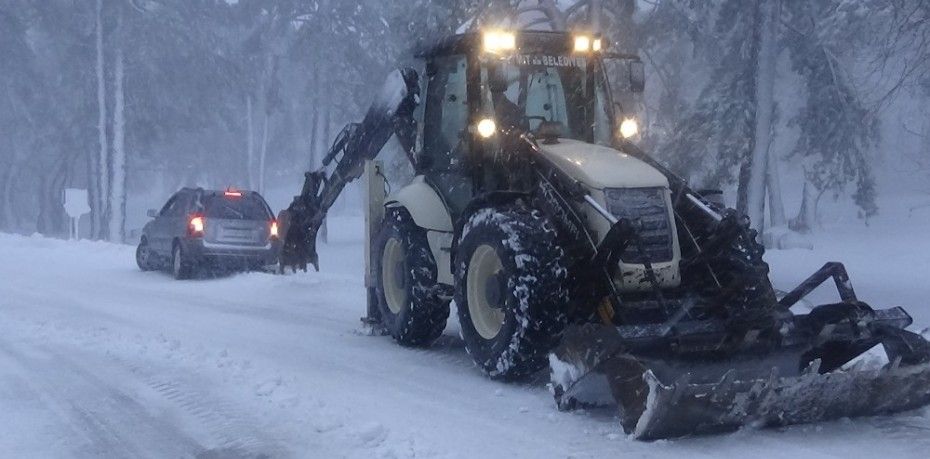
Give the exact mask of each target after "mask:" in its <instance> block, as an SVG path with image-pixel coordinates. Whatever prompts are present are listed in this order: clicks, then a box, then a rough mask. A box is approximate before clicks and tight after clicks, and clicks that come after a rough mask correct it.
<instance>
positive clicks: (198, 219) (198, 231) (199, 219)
mask: <svg viewBox="0 0 930 459" xmlns="http://www.w3.org/2000/svg"><path fill="white" fill-rule="evenodd" d="M205 224H206V221H205V220H204V218H203V216H202V215H191V218H190V220H189V221H188V223H187V232H188V234H189V235H191V236H193V237H202V236H203V228H204V225H205Z"/></svg>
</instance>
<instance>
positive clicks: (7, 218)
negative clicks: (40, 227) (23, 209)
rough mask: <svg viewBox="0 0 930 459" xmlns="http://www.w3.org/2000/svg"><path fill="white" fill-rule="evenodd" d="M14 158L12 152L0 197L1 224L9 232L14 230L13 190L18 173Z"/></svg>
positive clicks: (14, 154)
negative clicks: (0, 209)
mask: <svg viewBox="0 0 930 459" xmlns="http://www.w3.org/2000/svg"><path fill="white" fill-rule="evenodd" d="M16 156H17V154H16V153H15V152H14V153H13V157H12V158H11V159H10V167H9V168H7V170H6V174H4V177H3V182H2V183H3V196H0V200H2V202H0V208H2V210H3V215H2V217H3V223H4V228H5V229H6V230H9V231H13V230H15V229H16V213H15V212H13V188H14V187H15V184H16V176H17V173H18V169H19V168H18V167H17V165H16Z"/></svg>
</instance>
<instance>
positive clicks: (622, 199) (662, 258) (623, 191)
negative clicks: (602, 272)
mask: <svg viewBox="0 0 930 459" xmlns="http://www.w3.org/2000/svg"><path fill="white" fill-rule="evenodd" d="M604 194H605V196H606V199H607V210H608V211H610V213H612V214H614V216H616V217H617V218H618V219H620V218H626V219H628V220H630V221H631V222H633V224H634V225H636V226H637V227H638V228H639V236H640V238H642V241H643V246H644V247H643V248H644V249H645V252H646V257H644V256H643V255H642V254H640V252H639V250H637V249H636V247H635V246H633V245H632V244H631V245H630V246H629V247H627V248H626V250H625V251H624V252H623V255H621V256H620V259H621V260H623V262H624V263H630V264H641V263H643V262H645V261H646V260H647V257H648V260H649V262H651V263H662V262H667V261H672V258H673V253H672V245H673V241H672V225H671V222H670V221H669V218H668V207H666V204H665V189H664V188H608V189H606V190H604Z"/></svg>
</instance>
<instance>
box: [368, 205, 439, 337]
mask: <svg viewBox="0 0 930 459" xmlns="http://www.w3.org/2000/svg"><path fill="white" fill-rule="evenodd" d="M377 241H378V242H377V245H376V246H375V247H376V249H375V250H376V251H375V256H374V257H373V259H374V263H375V265H374V273H376V293H377V297H378V308H379V310H380V312H381V320H382V324H383V325H384V327H385V329H386V330H387V331H388V332H389V333H390V334H391V336H392V337H393V338H394V340H395V341H397V342H398V343H400V344H402V345H405V346H427V345H429V344H431V343H433V342H434V341H436V339H437V338H439V336H440V335H442V331H443V330H444V329H445V328H446V321H447V320H448V318H449V300H448V299H442V298H440V297H439V296H438V295H436V292H435V286H436V261H435V260H434V259H433V254H432V252H431V251H430V248H429V244H428V242H427V240H426V232H425V231H424V230H423V229H422V228H419V227H418V226H416V224H414V222H413V218H411V217H410V214H408V213H407V211H406V210H404V209H389V211H388V213H387V215H386V216H385V217H384V221H383V223H382V227H381V232H380V234H379V235H378V239H377Z"/></svg>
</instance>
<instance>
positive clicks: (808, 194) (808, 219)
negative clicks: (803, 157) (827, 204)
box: [789, 179, 817, 233]
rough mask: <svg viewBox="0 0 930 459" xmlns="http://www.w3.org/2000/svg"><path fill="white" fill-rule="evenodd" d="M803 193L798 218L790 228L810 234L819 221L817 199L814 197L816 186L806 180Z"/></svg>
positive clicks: (792, 221) (790, 224) (793, 220)
mask: <svg viewBox="0 0 930 459" xmlns="http://www.w3.org/2000/svg"><path fill="white" fill-rule="evenodd" d="M802 193H803V196H802V197H801V208H800V209H798V216H797V217H795V218H793V219H792V220H791V222H790V223H789V227H790V228H791V229H792V230H794V231H797V232H799V233H810V232H811V231H812V230H813V229H814V223H815V222H816V220H817V211H816V209H817V204H816V202H817V197H816V196H814V185H812V184H811V183H810V181H808V180H806V179H805V180H804V189H803V191H802Z"/></svg>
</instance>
